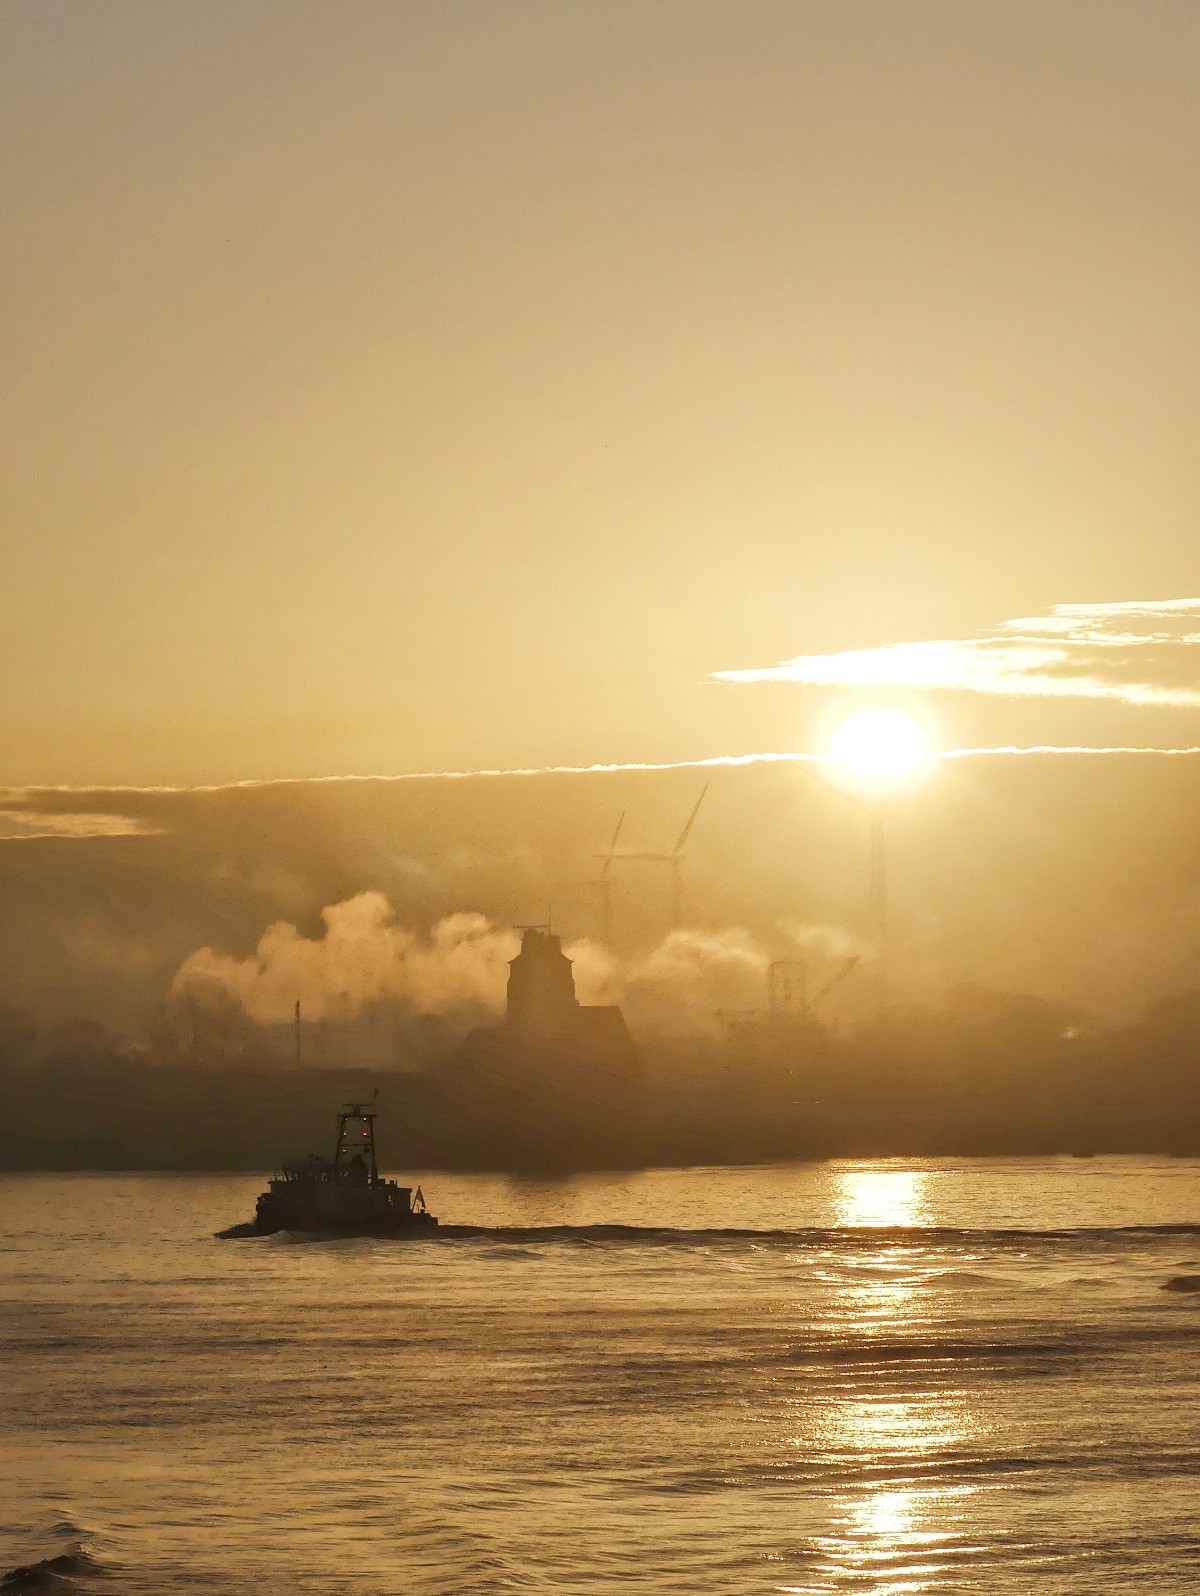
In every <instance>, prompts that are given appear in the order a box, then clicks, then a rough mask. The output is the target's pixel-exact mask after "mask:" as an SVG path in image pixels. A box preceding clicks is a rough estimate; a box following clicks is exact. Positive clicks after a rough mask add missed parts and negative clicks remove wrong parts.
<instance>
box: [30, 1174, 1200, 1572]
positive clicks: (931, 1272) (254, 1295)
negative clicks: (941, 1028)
mask: <svg viewBox="0 0 1200 1596" xmlns="http://www.w3.org/2000/svg"><path fill="white" fill-rule="evenodd" d="M422 1183H423V1185H424V1188H425V1192H426V1195H427V1197H428V1198H429V1202H430V1206H431V1207H432V1208H433V1209H434V1211H435V1212H437V1213H439V1214H440V1215H441V1217H442V1219H443V1221H446V1222H449V1223H450V1224H452V1225H455V1226H461V1227H463V1228H462V1230H461V1231H460V1232H458V1233H455V1234H450V1235H446V1236H443V1237H440V1238H439V1239H437V1240H432V1241H430V1240H422V1241H410V1242H399V1241H386V1240H339V1241H312V1240H298V1239H295V1238H292V1237H289V1236H286V1235H284V1236H277V1237H272V1238H268V1239H265V1240H253V1241H241V1242H235V1241H217V1240H215V1239H214V1238H213V1235H212V1232H213V1231H214V1230H216V1229H217V1228H219V1227H220V1226H222V1225H225V1224H228V1223H230V1222H232V1221H234V1220H237V1219H241V1218H245V1217H248V1215H249V1213H250V1212H251V1210H252V1207H253V1199H254V1195H255V1192H256V1190H257V1189H258V1187H259V1186H260V1185H261V1182H260V1181H257V1180H252V1179H246V1178H243V1177H217V1178H208V1177H169V1176H164V1177H131V1178H125V1177H111V1176H95V1177H91V1176H78V1177H60V1176H20V1177H6V1178H2V1179H0V1205H2V1207H0V1215H2V1218H0V1229H2V1234H0V1330H2V1348H3V1351H2V1357H3V1368H2V1372H3V1380H2V1381H0V1424H2V1425H3V1440H4V1444H3V1446H2V1447H0V1576H3V1577H0V1591H3V1592H4V1593H5V1596H9V1593H11V1592H16V1591H30V1590H53V1591H61V1592H69V1591H71V1590H79V1591H92V1592H95V1593H96V1596H103V1593H104V1592H109V1591H112V1592H124V1591H129V1592H138V1593H146V1596H150V1593H154V1596H170V1593H173V1592H176V1591H189V1592H204V1593H213V1596H222V1593H250V1592H254V1593H268V1592H276V1591H279V1592H283V1591H286V1592H296V1593H309V1592H313V1593H317V1592H320V1593H326V1592H329V1593H332V1592H338V1593H343V1592H344V1593H347V1596H357V1593H360V1592H361V1593H371V1596H383V1593H393V1592H394V1593H396V1596H400V1593H405V1596H409V1593H411V1596H424V1593H435V1592H439V1593H440V1592H444V1593H447V1596H457V1593H470V1592H492V1591H496V1592H500V1591H528V1592H539V1591H541V1592H587V1591H597V1592H599V1591H616V1590H617V1589H633V1590H641V1591H647V1592H678V1593H681V1596H682V1593H687V1596H692V1593H699V1592H760V1591H761V1592H770V1591H777V1592H804V1593H808V1592H826V1591H861V1592H875V1593H899V1592H925V1591H943V1592H958V1591H979V1592H986V1593H989V1596H1005V1593H1009V1592H1012V1593H1027V1592H1042V1591H1045V1592H1067V1591H1070V1592H1097V1593H1104V1592H1113V1591H1122V1592H1138V1593H1140V1596H1146V1593H1153V1596H1158V1593H1163V1592H1175V1591H1179V1592H1184V1591H1187V1592H1195V1591H1197V1590H1200V1423H1198V1419H1200V1413H1198V1401H1197V1398H1198V1393H1200V1384H1198V1377H1200V1338H1198V1334H1200V1294H1196V1293H1194V1292H1192V1291H1190V1290H1188V1289H1186V1288H1187V1286H1188V1285H1189V1282H1188V1280H1187V1279H1186V1277H1187V1276H1189V1275H1196V1276H1198V1277H1200V1230H1198V1229H1194V1228H1192V1227H1194V1226H1197V1225H1200V1166H1197V1165H1196V1164H1195V1163H1193V1162H1191V1161H1187V1160H1166V1159H1162V1160H1158V1159H1124V1158H1121V1159H1118V1158H1112V1159H1109V1158H1095V1159H1086V1160H1078V1159H1061V1160H1058V1159H1053V1160H1034V1159H1029V1160H978V1161H973V1162H966V1161H964V1162H961V1163H959V1162H945V1161H943V1162H932V1161H920V1162H917V1163H913V1164H900V1163H895V1162H880V1163H854V1164H851V1163H838V1164H822V1165H810V1166H798V1167H794V1168H792V1167H787V1168H769V1169H724V1170H677V1171H652V1172H648V1173H645V1174H640V1175H633V1176H606V1177H589V1178H586V1179H578V1180H573V1181H568V1182H561V1183H552V1184H551V1183H536V1184H534V1183H528V1182H514V1181H506V1180H503V1179H500V1178H496V1177H469V1178H468V1177H461V1176H456V1177H451V1176H445V1175H432V1174H431V1175H429V1176H427V1177H423V1181H422ZM1168 1282H1173V1283H1174V1289H1164V1287H1165V1286H1166V1285H1167V1284H1168ZM1194 1283H1197V1284H1200V1280H1198V1281H1197V1282H1194Z"/></svg>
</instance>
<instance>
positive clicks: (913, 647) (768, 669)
mask: <svg viewBox="0 0 1200 1596" xmlns="http://www.w3.org/2000/svg"><path fill="white" fill-rule="evenodd" d="M1198 613H1200V599H1148V600H1128V601H1124V602H1120V603H1114V604H1055V605H1053V606H1052V607H1051V610H1050V613H1049V615H1042V616H1025V617H1023V618H1022V619H1020V620H1014V621H1005V622H1003V623H1002V624H1001V625H1000V626H998V627H994V628H993V629H992V630H991V631H990V632H989V633H987V634H985V635H984V636H982V637H973V638H947V639H937V640H933V641H923V642H909V643H888V644H884V645H883V646H882V647H880V648H857V649H844V650H841V651H840V652H837V653H833V654H801V655H798V656H797V657H796V658H795V659H790V660H784V661H783V662H782V663H781V664H778V665H770V666H763V667H752V668H750V669H746V670H725V671H716V672H715V673H714V676H715V678H716V679H717V680H719V681H727V682H796V683H799V684H802V685H804V686H809V687H850V688H902V689H908V690H914V691H941V692H964V693H990V694H997V695H1000V696H1003V697H1007V698H1021V697H1038V698H1106V699H1118V700H1120V701H1122V702H1123V703H1127V704H1142V705H1148V704H1154V705H1170V706H1175V707H1185V708H1195V707H1200V632H1197V631H1196V630H1195V627H1196V623H1197V616H1198Z"/></svg>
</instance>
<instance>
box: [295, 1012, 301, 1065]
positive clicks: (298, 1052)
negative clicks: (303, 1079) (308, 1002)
mask: <svg viewBox="0 0 1200 1596" xmlns="http://www.w3.org/2000/svg"><path fill="white" fill-rule="evenodd" d="M296 1068H297V1069H299V1068H300V999H299V998H297V999H296Z"/></svg>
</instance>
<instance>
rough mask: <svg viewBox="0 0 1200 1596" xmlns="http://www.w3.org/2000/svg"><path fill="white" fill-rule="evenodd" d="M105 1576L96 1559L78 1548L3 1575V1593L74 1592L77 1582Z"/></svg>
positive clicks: (0, 1586) (20, 1565) (11, 1595)
mask: <svg viewBox="0 0 1200 1596" xmlns="http://www.w3.org/2000/svg"><path fill="white" fill-rule="evenodd" d="M103 1572H104V1570H103V1568H102V1567H101V1566H100V1564H99V1563H98V1562H97V1561H96V1559H95V1558H94V1557H90V1556H89V1555H88V1553H87V1552H86V1551H84V1549H83V1547H82V1546H76V1547H74V1548H73V1549H72V1550H71V1551H67V1552H58V1553H56V1554H55V1555H54V1556H52V1557H43V1558H41V1559H39V1560H38V1561H37V1562H36V1563H18V1564H17V1566H16V1567H15V1568H10V1569H9V1570H8V1572H7V1573H6V1574H0V1592H2V1593H3V1596H19V1593H22V1592H27V1591H28V1592H36V1591H70V1590H73V1589H74V1588H75V1585H76V1581H77V1580H79V1579H90V1578H95V1577H96V1576H98V1575H101V1574H103Z"/></svg>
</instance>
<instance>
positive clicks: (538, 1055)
mask: <svg viewBox="0 0 1200 1596" xmlns="http://www.w3.org/2000/svg"><path fill="white" fill-rule="evenodd" d="M437 1079H438V1085H439V1094H438V1095H439V1097H440V1099H441V1101H442V1103H443V1105H444V1107H445V1111H446V1114H447V1118H448V1119H449V1121H450V1122H451V1123H452V1124H453V1125H454V1126H455V1127H456V1129H457V1130H458V1132H459V1134H461V1135H462V1136H463V1137H464V1138H465V1140H466V1141H467V1143H469V1144H472V1145H476V1146H479V1148H480V1151H481V1152H483V1151H484V1146H483V1145H482V1144H487V1145H488V1146H490V1147H491V1148H492V1149H494V1151H495V1154H496V1155H497V1157H498V1159H499V1161H500V1162H501V1163H504V1162H507V1161H508V1158H509V1155H513V1154H515V1155H516V1158H517V1161H518V1162H522V1161H524V1162H532V1163H535V1164H544V1165H557V1164H569V1165H579V1164H582V1165H587V1164H603V1163H606V1162H612V1161H614V1160H618V1161H626V1160H627V1159H628V1158H629V1155H630V1151H631V1140H636V1134H637V1131H638V1127H639V1124H640V1111H641V1105H642V1098H643V1094H644V1079H643V1067H642V1061H641V1057H640V1055H639V1054H638V1051H637V1048H636V1047H635V1046H634V1043H633V1039H632V1037H631V1036H630V1034H629V1030H628V1028H627V1026H626V1024H625V1017H624V1015H623V1014H622V1013H621V1011H620V1009H619V1008H617V1007H615V1006H614V1005H589V1004H583V1003H580V1001H579V999H578V997H577V996H576V994H575V977H574V973H573V971H572V968H571V961H570V959H568V958H567V956H566V954H565V953H564V952H563V950H562V941H561V938H559V937H557V936H555V935H554V934H553V933H552V932H551V930H550V929H549V927H548V926H525V927H522V938H521V949H520V952H519V953H518V954H517V956H516V957H515V958H514V959H512V960H511V961H510V963H509V976H508V1000H507V1007H506V1011H505V1015H504V1019H503V1021H502V1022H501V1024H499V1025H495V1026H484V1027H481V1028H480V1029H478V1030H475V1031H472V1032H471V1034H470V1035H469V1036H468V1037H467V1039H466V1041H465V1042H464V1043H463V1045H462V1047H461V1048H460V1049H459V1051H458V1053H457V1054H456V1055H455V1056H454V1057H453V1058H452V1059H451V1060H450V1061H449V1062H448V1063H447V1064H446V1065H445V1066H444V1067H443V1068H442V1069H441V1070H439V1071H437Z"/></svg>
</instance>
